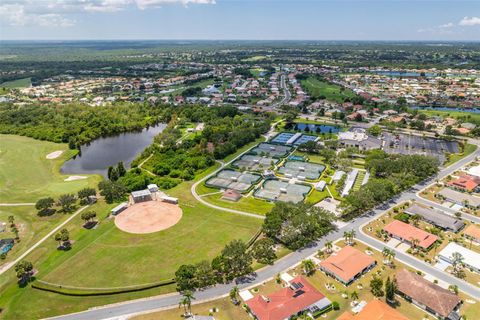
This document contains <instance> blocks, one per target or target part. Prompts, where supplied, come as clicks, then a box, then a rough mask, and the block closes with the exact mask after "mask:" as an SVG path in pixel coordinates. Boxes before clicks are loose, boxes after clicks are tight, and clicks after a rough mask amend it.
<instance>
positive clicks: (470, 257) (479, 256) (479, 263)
mask: <svg viewBox="0 0 480 320" xmlns="http://www.w3.org/2000/svg"><path fill="white" fill-rule="evenodd" d="M454 252H458V253H460V254H461V255H462V257H463V264H464V265H465V266H466V267H467V268H469V269H473V270H474V271H476V272H480V253H477V252H475V251H472V250H469V249H467V248H465V247H462V246H461V245H459V244H456V243H455V242H450V243H449V244H448V245H447V246H446V247H445V248H443V250H442V251H440V252H439V253H438V257H439V258H440V259H442V260H443V261H446V262H448V263H450V264H451V263H452V262H453V261H452V255H453V253H454Z"/></svg>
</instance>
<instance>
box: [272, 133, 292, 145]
mask: <svg viewBox="0 0 480 320" xmlns="http://www.w3.org/2000/svg"><path fill="white" fill-rule="evenodd" d="M294 135H295V133H290V132H282V133H279V134H278V135H277V136H276V137H275V138H273V139H272V142H273V143H279V144H287V142H288V141H289V140H290V139H292V138H293V136H294Z"/></svg>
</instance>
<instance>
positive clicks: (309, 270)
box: [302, 259, 316, 276]
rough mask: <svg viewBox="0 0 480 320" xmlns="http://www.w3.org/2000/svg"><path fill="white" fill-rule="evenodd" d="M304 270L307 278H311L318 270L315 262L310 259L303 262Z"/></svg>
mask: <svg viewBox="0 0 480 320" xmlns="http://www.w3.org/2000/svg"><path fill="white" fill-rule="evenodd" d="M302 268H303V272H304V273H305V274H306V275H307V276H311V275H312V274H314V273H315V270H316V268H315V263H313V261H312V260H310V259H306V260H303V261H302Z"/></svg>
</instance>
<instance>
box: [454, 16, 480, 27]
mask: <svg viewBox="0 0 480 320" xmlns="http://www.w3.org/2000/svg"><path fill="white" fill-rule="evenodd" d="M458 25H459V26H467V27H472V26H480V17H471V18H470V17H464V18H463V19H462V20H461V21H460V22H459V23H458Z"/></svg>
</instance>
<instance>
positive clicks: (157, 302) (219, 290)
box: [55, 149, 480, 320]
mask: <svg viewBox="0 0 480 320" xmlns="http://www.w3.org/2000/svg"><path fill="white" fill-rule="evenodd" d="M478 155H480V149H479V150H477V151H476V152H474V153H473V154H471V155H469V156H467V157H465V158H464V159H462V160H460V161H458V162H457V163H455V164H453V165H451V166H449V167H447V168H443V169H442V170H441V171H440V173H439V174H438V175H437V176H436V177H433V178H431V179H429V180H428V181H425V182H423V183H421V184H418V185H416V186H414V187H413V188H411V189H410V190H409V191H407V192H404V193H402V194H401V195H399V196H397V197H395V198H394V199H392V200H390V201H389V202H388V203H386V204H384V205H383V206H381V207H379V208H377V209H375V210H373V211H372V212H370V213H369V214H367V215H364V216H362V217H359V218H357V219H354V220H353V221H351V222H350V223H348V224H347V225H345V226H343V227H342V228H339V229H338V230H336V231H334V232H331V233H330V234H328V235H327V236H325V237H323V238H322V239H320V240H319V241H317V242H315V243H314V244H312V245H311V246H310V247H308V248H305V249H302V250H299V251H296V252H293V253H291V254H290V255H288V256H286V257H284V258H282V259H280V260H278V261H276V262H275V264H274V265H272V266H268V267H266V268H263V269H261V270H258V271H257V273H256V274H255V276H254V277H252V278H249V279H245V280H244V281H243V282H238V283H237V284H238V286H239V288H240V289H244V288H248V287H253V286H256V285H258V284H261V283H263V282H265V281H268V280H270V279H272V278H274V277H275V276H276V275H277V274H278V273H281V272H283V271H284V270H286V269H289V268H291V267H292V266H295V265H296V264H298V263H299V262H300V261H302V260H303V259H305V258H307V257H309V256H311V255H312V254H315V253H316V252H317V251H318V250H319V249H321V248H323V247H324V245H325V242H326V241H335V240H337V239H339V238H341V237H343V232H344V231H349V230H352V229H353V230H355V231H356V237H357V238H358V239H359V240H360V241H362V242H365V243H366V244H367V245H368V246H370V247H372V248H375V249H377V250H379V251H381V250H382V249H383V248H384V247H385V246H386V244H385V243H383V242H381V241H379V240H376V239H373V238H371V237H369V236H367V235H366V234H364V233H363V232H362V226H363V225H365V224H366V223H368V222H370V221H371V220H374V219H377V218H378V217H379V216H380V215H382V214H384V213H385V212H386V211H388V210H390V209H391V208H392V207H394V206H396V205H398V204H400V203H402V202H405V201H408V200H411V199H416V198H417V192H418V191H420V190H422V189H424V188H425V187H427V186H428V185H430V184H431V183H434V182H435V180H436V179H441V178H443V177H445V176H447V175H449V174H451V173H452V172H454V171H456V170H458V169H459V168H460V167H462V166H464V165H465V164H467V163H468V162H470V161H472V160H473V159H474V158H475V157H476V156H478ZM192 193H193V194H194V195H196V193H195V191H194V188H193V187H192ZM199 201H201V202H203V201H202V200H201V198H200V200H199ZM207 205H210V204H208V203H207ZM219 209H220V210H225V209H224V208H219ZM227 211H230V210H227ZM235 211H236V210H235ZM244 213H245V212H242V213H241V214H244ZM392 249H393V250H395V253H396V259H397V260H398V261H400V262H402V263H405V264H407V265H410V266H411V267H413V268H415V269H418V270H420V271H422V272H424V273H427V274H430V275H432V276H433V277H434V278H436V279H438V280H441V281H444V282H446V283H450V284H455V285H457V286H458V288H459V289H460V290H461V291H463V292H465V293H466V294H468V295H470V296H472V297H473V298H476V299H480V288H478V287H475V286H473V285H471V284H468V283H467V282H465V281H462V280H460V279H457V278H455V277H453V276H452V275H450V274H447V273H444V272H442V271H440V270H438V269H435V268H434V267H433V266H431V265H429V264H427V263H425V262H423V261H421V260H418V259H416V258H414V257H412V256H410V255H407V254H405V253H403V252H400V251H398V250H397V249H395V248H392ZM233 286H234V284H233V283H230V284H223V285H218V286H215V287H212V288H208V289H206V290H203V291H198V292H196V293H195V297H196V301H195V303H200V302H202V301H208V300H213V299H216V298H220V297H223V296H227V295H228V293H229V291H230V289H231V288H232V287H233ZM178 301H179V295H178V294H171V295H167V296H158V297H151V298H148V299H142V300H133V301H128V302H124V303H120V304H116V305H108V306H103V307H99V308H95V309H91V310H87V311H84V312H80V313H75V314H69V315H64V316H59V317H56V318H55V319H62V320H83V319H108V318H115V317H124V316H126V315H130V314H138V313H143V312H148V311H154V310H158V309H162V308H169V307H176V306H178Z"/></svg>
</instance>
